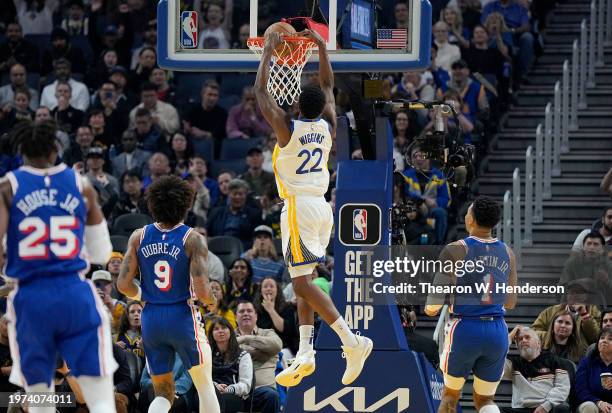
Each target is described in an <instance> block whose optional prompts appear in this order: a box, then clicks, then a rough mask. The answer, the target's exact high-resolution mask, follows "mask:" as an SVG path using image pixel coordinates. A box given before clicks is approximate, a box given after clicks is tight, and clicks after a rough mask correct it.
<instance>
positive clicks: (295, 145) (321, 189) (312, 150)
mask: <svg viewBox="0 0 612 413" xmlns="http://www.w3.org/2000/svg"><path fill="white" fill-rule="evenodd" d="M330 128H331V126H330V124H329V123H327V121H325V119H321V118H318V119H312V120H306V119H301V120H292V121H291V140H289V143H288V144H287V145H286V146H285V147H283V148H281V147H280V146H278V145H276V147H275V148H274V153H273V154H272V165H273V167H274V175H275V176H276V185H277V187H278V194H279V195H280V197H281V198H282V199H286V198H288V197H291V196H295V195H309V196H323V195H325V193H326V192H327V188H328V186H329V170H328V169H327V160H328V158H329V151H330V150H331V147H332V137H331V132H330Z"/></svg>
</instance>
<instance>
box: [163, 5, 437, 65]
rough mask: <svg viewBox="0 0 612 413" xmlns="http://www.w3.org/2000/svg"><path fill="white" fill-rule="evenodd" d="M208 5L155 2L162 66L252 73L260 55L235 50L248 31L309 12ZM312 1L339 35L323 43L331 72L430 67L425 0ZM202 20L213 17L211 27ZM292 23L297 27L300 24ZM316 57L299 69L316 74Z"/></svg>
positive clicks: (318, 16)
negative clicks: (221, 19)
mask: <svg viewBox="0 0 612 413" xmlns="http://www.w3.org/2000/svg"><path fill="white" fill-rule="evenodd" d="M214 1H215V0H210V1H208V2H207V1H206V0H194V1H193V2H188V1H180V0H161V1H160V2H159V5H158V14H157V16H158V36H157V39H158V40H157V41H158V49H157V50H158V62H159V65H160V66H161V67H163V68H166V69H170V70H181V71H183V70H184V71H200V72H222V71H226V72H255V71H257V67H258V65H259V56H257V55H255V54H253V53H252V52H251V51H250V50H249V49H248V48H242V47H245V46H244V42H243V41H245V40H246V37H247V36H246V33H247V32H248V37H257V36H263V32H264V31H265V29H266V28H267V27H268V26H269V25H270V24H272V23H274V22H278V21H280V19H281V18H292V17H297V16H312V15H313V0H306V1H305V2H303V1H302V0H298V1H292V0H262V1H261V3H260V2H259V1H258V0H217V1H218V2H214ZM185 4H193V6H185ZM219 4H222V5H227V6H228V10H231V11H226V10H223V9H222V8H221V7H219ZM314 4H315V5H314V11H315V13H314V16H315V19H316V20H317V21H319V22H320V21H325V22H329V24H328V28H329V33H338V34H337V36H336V37H335V41H334V38H333V37H332V36H328V43H327V49H328V51H329V56H330V60H331V63H332V67H333V69H334V71H336V72H400V71H405V70H409V69H416V68H422V67H427V66H428V65H429V59H430V46H431V6H430V4H429V2H428V0H405V2H402V0H321V1H320V5H319V4H318V1H315V3H314ZM200 7H201V10H197V8H200ZM205 7H208V9H205ZM211 7H212V9H211ZM194 9H196V10H194ZM305 10H309V11H307V12H306V11H305ZM194 11H195V13H193V12H194ZM219 16H220V17H223V16H226V17H227V21H231V24H230V25H228V26H225V25H224V24H222V25H221V26H217V25H215V24H214V21H215V19H218V18H219ZM205 18H206V19H211V20H213V24H210V22H209V21H205ZM258 26H259V27H258ZM294 26H297V27H296V28H297V29H298V30H299V29H300V27H299V26H300V21H297V22H296V24H294ZM228 28H229V30H228ZM241 32H242V35H243V36H242V41H241V37H240V33H241ZM330 37H331V38H330ZM317 60H318V57H317V53H316V52H315V53H313V57H312V58H311V60H310V63H308V64H307V65H306V68H305V70H306V71H309V70H316V69H317V67H318V64H317Z"/></svg>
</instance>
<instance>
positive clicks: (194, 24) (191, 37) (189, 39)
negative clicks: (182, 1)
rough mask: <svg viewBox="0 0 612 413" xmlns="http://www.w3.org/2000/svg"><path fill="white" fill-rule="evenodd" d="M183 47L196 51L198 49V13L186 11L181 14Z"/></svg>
mask: <svg viewBox="0 0 612 413" xmlns="http://www.w3.org/2000/svg"><path fill="white" fill-rule="evenodd" d="M181 28H182V30H181V47H183V48H185V49H195V48H196V47H198V13H197V12H195V11H184V12H183V13H181Z"/></svg>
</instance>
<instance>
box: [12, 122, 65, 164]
mask: <svg viewBox="0 0 612 413" xmlns="http://www.w3.org/2000/svg"><path fill="white" fill-rule="evenodd" d="M56 131H57V129H56V126H55V123H54V122H51V121H45V122H39V123H32V122H30V121H21V122H19V123H17V125H15V127H14V128H13V130H12V132H11V143H12V146H13V147H14V148H18V152H19V153H21V154H22V155H24V156H26V157H27V158H46V157H48V156H49V155H51V153H53V152H54V151H57V146H56V145H55V139H56V138H55V133H56Z"/></svg>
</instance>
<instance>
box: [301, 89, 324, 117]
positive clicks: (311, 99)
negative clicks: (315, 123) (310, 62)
mask: <svg viewBox="0 0 612 413" xmlns="http://www.w3.org/2000/svg"><path fill="white" fill-rule="evenodd" d="M298 105H299V107H300V113H301V114H302V116H303V117H305V118H306V119H315V118H317V117H319V115H321V113H322V112H323V108H324V107H325V94H323V91H322V90H321V88H320V87H318V86H304V87H303V88H302V93H300V98H299V100H298Z"/></svg>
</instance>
